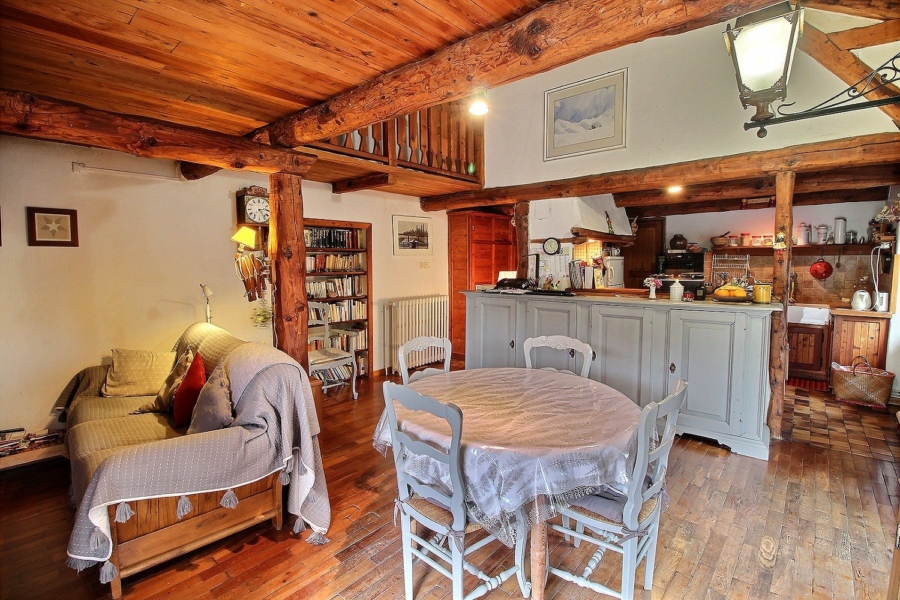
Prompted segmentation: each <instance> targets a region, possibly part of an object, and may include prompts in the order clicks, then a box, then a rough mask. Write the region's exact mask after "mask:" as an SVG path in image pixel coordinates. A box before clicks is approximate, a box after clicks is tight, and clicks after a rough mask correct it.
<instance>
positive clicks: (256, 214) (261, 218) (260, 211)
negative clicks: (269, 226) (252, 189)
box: [244, 196, 269, 223]
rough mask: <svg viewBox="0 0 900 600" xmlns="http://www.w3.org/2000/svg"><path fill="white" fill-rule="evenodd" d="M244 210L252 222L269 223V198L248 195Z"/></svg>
mask: <svg viewBox="0 0 900 600" xmlns="http://www.w3.org/2000/svg"><path fill="white" fill-rule="evenodd" d="M244 212H245V213H246V215H247V220H248V221H250V222H251V223H268V222H269V199H268V198H264V197H262V196H247V197H246V198H245V199H244Z"/></svg>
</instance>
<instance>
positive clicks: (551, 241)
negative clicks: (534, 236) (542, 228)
mask: <svg viewBox="0 0 900 600" xmlns="http://www.w3.org/2000/svg"><path fill="white" fill-rule="evenodd" d="M558 252H559V240H558V239H556V238H547V239H546V240H544V254H549V255H551V256H552V255H554V254H556V253H558Z"/></svg>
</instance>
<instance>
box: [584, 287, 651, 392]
mask: <svg viewBox="0 0 900 600" xmlns="http://www.w3.org/2000/svg"><path fill="white" fill-rule="evenodd" d="M590 314H591V323H590V334H589V338H588V339H589V343H590V345H591V348H593V349H594V352H596V353H597V360H595V361H594V364H593V366H592V367H591V374H590V377H591V379H594V380H596V381H599V382H600V383H604V384H606V385H608V386H610V387H611V388H614V389H616V390H618V391H620V392H622V393H623V394H625V395H626V396H628V397H629V398H631V400H633V401H634V402H635V403H636V404H638V405H640V406H642V407H643V406H645V405H647V404H648V403H649V402H650V381H651V377H650V362H651V357H652V355H653V353H652V345H653V341H652V323H653V309H651V308H639V307H631V306H628V307H625V306H606V305H603V304H594V305H592V306H591V313H590Z"/></svg>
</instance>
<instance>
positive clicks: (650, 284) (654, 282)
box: [644, 277, 662, 300]
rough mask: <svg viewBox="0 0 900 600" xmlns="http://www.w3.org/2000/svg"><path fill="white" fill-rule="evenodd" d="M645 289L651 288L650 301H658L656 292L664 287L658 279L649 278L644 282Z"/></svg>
mask: <svg viewBox="0 0 900 600" xmlns="http://www.w3.org/2000/svg"><path fill="white" fill-rule="evenodd" d="M644 287H645V288H650V299H651V300H656V290H657V289H658V288H661V287H662V281H660V280H659V279H657V278H656V277H648V278H647V279H645V280H644Z"/></svg>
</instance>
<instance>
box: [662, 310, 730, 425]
mask: <svg viewBox="0 0 900 600" xmlns="http://www.w3.org/2000/svg"><path fill="white" fill-rule="evenodd" d="M739 318H740V319H741V320H742V321H743V320H744V319H745V315H743V314H740V315H738V314H737V313H720V312H701V311H697V310H673V311H671V312H670V314H669V361H670V363H669V389H671V387H672V384H673V383H674V382H675V380H676V379H678V378H679V377H680V378H682V379H685V380H687V381H688V382H689V383H690V386H689V387H688V392H687V397H686V398H685V401H684V407H683V408H682V410H681V414H680V416H679V417H678V424H679V425H682V424H684V425H685V426H688V427H693V428H695V429H702V430H705V431H710V432H718V433H728V434H732V435H740V433H741V404H742V401H743V398H742V394H743V393H744V379H743V378H744V369H743V365H744V352H745V337H746V336H745V327H744V325H743V323H741V324H740V325H739V324H738V322H737V321H738V319H739Z"/></svg>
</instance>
